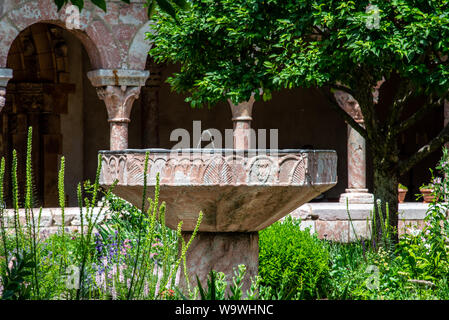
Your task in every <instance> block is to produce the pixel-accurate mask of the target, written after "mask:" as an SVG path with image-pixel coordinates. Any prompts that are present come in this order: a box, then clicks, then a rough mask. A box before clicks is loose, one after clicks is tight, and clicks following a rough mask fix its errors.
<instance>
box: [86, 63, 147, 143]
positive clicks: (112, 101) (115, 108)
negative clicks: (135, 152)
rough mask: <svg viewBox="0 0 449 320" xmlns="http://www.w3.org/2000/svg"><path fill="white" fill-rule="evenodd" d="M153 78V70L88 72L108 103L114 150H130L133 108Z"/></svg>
mask: <svg viewBox="0 0 449 320" xmlns="http://www.w3.org/2000/svg"><path fill="white" fill-rule="evenodd" d="M149 75H150V72H149V71H142V70H125V69H121V70H109V69H100V70H94V71H90V72H88V73H87V76H88V78H89V79H90V81H91V82H92V85H93V86H94V87H96V88H97V94H98V96H99V97H100V99H101V100H103V101H104V103H105V104H106V109H107V111H108V121H109V123H110V150H124V149H127V148H128V123H129V122H130V121H131V120H130V115H131V109H132V106H133V103H134V101H136V100H137V99H138V98H139V94H140V89H141V87H143V86H145V82H146V80H147V78H148V77H149Z"/></svg>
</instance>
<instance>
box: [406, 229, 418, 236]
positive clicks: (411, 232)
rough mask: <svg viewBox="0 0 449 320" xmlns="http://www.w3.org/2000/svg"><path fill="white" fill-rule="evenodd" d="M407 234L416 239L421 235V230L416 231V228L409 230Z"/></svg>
mask: <svg viewBox="0 0 449 320" xmlns="http://www.w3.org/2000/svg"><path fill="white" fill-rule="evenodd" d="M407 232H408V233H410V234H411V235H412V236H414V237H416V236H418V235H419V234H420V233H421V230H419V229H415V228H413V227H412V228H407Z"/></svg>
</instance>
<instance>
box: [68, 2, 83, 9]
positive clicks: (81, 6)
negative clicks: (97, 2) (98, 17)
mask: <svg viewBox="0 0 449 320" xmlns="http://www.w3.org/2000/svg"><path fill="white" fill-rule="evenodd" d="M70 2H71V3H72V4H73V5H74V6H77V7H78V9H80V11H81V10H83V8H84V0H70Z"/></svg>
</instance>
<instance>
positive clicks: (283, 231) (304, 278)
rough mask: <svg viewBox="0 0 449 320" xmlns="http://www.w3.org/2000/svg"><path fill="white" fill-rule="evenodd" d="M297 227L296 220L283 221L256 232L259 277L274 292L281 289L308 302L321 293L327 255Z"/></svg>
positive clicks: (325, 272) (315, 237)
mask: <svg viewBox="0 0 449 320" xmlns="http://www.w3.org/2000/svg"><path fill="white" fill-rule="evenodd" d="M299 226H300V221H299V220H295V219H293V218H291V217H287V218H286V219H285V220H284V221H283V222H279V221H278V222H276V223H274V224H273V225H271V226H270V227H268V228H267V229H265V230H262V231H261V232H260V238H259V276H260V277H261V284H262V285H264V286H269V287H271V288H273V291H274V292H276V291H278V289H279V288H284V290H287V291H291V290H294V292H295V294H296V295H297V297H299V298H305V299H311V298H316V297H319V296H320V295H321V294H322V292H323V286H324V281H325V279H326V278H327V277H328V274H329V267H328V261H329V253H328V251H327V249H326V248H325V246H324V245H323V243H322V242H321V241H320V240H319V239H318V238H317V236H316V235H311V234H310V230H309V229H306V230H301V229H300V227H299Z"/></svg>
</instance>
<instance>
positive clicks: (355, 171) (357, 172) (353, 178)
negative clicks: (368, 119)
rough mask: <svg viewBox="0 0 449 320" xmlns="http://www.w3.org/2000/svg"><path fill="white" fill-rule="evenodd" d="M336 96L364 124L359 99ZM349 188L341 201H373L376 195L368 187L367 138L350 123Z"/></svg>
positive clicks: (344, 93) (342, 195)
mask: <svg viewBox="0 0 449 320" xmlns="http://www.w3.org/2000/svg"><path fill="white" fill-rule="evenodd" d="M334 95H335V98H336V100H337V102H338V104H339V105H340V107H341V108H342V109H344V110H345V111H346V112H347V113H348V114H350V115H351V116H352V118H353V119H354V120H355V121H356V122H357V123H358V124H360V125H361V126H363V116H362V112H361V110H360V106H359V104H358V103H357V101H356V100H355V99H354V98H353V97H352V96H351V95H350V94H348V93H346V92H343V91H337V92H335V94H334ZM347 139H348V140H347V148H348V188H347V189H346V190H345V193H343V194H341V196H340V202H341V203H346V202H347V201H348V202H349V203H373V202H374V196H373V194H371V193H369V192H368V189H367V188H366V146H365V139H364V138H363V137H362V136H361V135H360V134H359V133H358V132H357V131H356V130H355V129H353V128H352V127H351V126H350V125H348V138H347Z"/></svg>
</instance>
